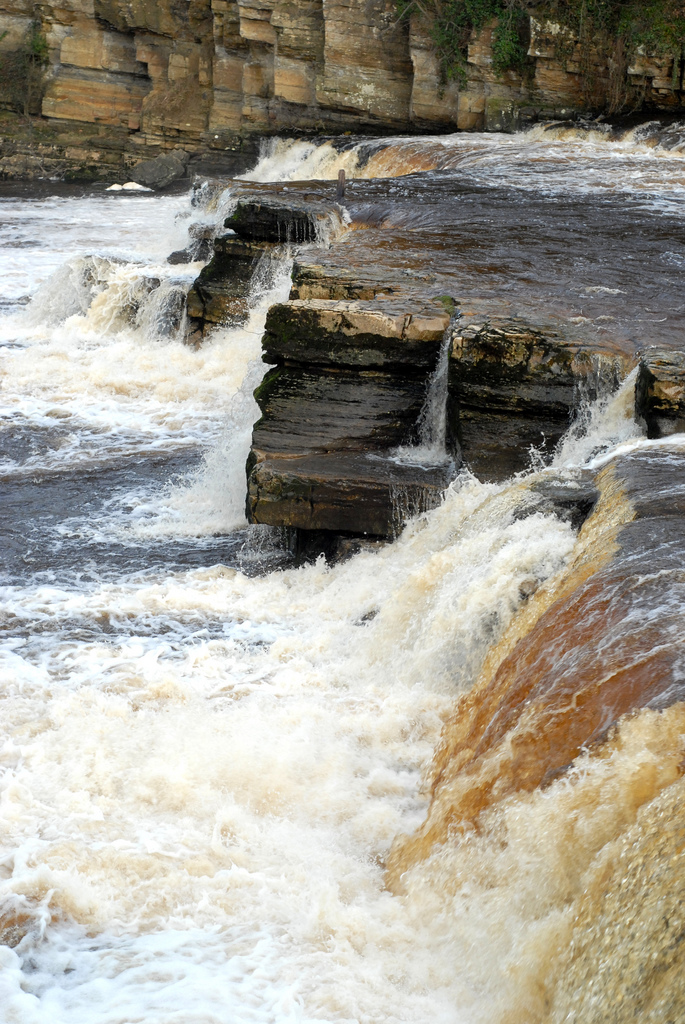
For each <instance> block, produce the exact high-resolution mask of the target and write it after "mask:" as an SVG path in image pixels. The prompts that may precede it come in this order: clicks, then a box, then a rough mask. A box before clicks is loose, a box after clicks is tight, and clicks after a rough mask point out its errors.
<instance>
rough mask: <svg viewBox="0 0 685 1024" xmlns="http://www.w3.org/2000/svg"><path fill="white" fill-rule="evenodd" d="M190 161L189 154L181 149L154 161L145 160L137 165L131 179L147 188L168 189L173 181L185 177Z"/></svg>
mask: <svg viewBox="0 0 685 1024" xmlns="http://www.w3.org/2000/svg"><path fill="white" fill-rule="evenodd" d="M188 159H189V157H188V154H187V153H184V152H183V150H180V149H175V150H173V151H172V152H171V153H162V154H161V156H158V157H155V159H154V160H143V161H141V163H139V164H136V166H135V167H134V168H133V171H132V173H131V177H132V179H133V181H135V182H137V183H138V184H139V185H145V186H146V187H147V188H155V189H160V188H166V186H167V185H170V184H171V183H172V181H176V180H177V179H178V178H184V177H185V175H186V169H187V167H188Z"/></svg>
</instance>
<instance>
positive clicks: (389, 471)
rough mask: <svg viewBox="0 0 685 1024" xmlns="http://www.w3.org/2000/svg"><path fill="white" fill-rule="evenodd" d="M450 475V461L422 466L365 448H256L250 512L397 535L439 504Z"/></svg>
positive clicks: (281, 521)
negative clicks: (292, 453) (295, 453)
mask: <svg viewBox="0 0 685 1024" xmlns="http://www.w3.org/2000/svg"><path fill="white" fill-rule="evenodd" d="M248 466H250V464H248ZM451 476H452V471H451V467H449V466H445V467H436V468H431V469H425V470H423V469H420V468H419V467H416V466H402V465H398V464H396V463H394V462H392V461H391V460H388V459H383V458H380V457H374V456H372V455H369V454H364V453H355V452H351V453H344V452H338V453H329V454H313V455H302V456H300V457H287V456H278V455H267V454H265V453H263V452H259V451H258V450H254V451H253V456H252V464H251V466H250V473H249V477H248V492H247V514H248V519H249V520H250V522H258V523H267V524H269V525H272V526H290V527H296V528H298V529H301V530H308V531H309V530H327V531H335V532H341V533H344V532H350V533H355V534H362V535H364V534H365V535H371V536H378V537H393V536H395V535H396V534H398V533H399V532H400V530H401V529H402V527H403V526H404V524H405V522H406V521H407V519H409V518H410V517H412V516H415V515H418V514H419V513H420V512H425V511H426V510H428V509H429V508H434V507H435V506H436V505H438V504H439V503H440V500H441V498H442V494H443V492H444V489H445V487H446V486H447V484H448V483H449V480H450V478H451Z"/></svg>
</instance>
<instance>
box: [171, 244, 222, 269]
mask: <svg viewBox="0 0 685 1024" xmlns="http://www.w3.org/2000/svg"><path fill="white" fill-rule="evenodd" d="M213 252H214V245H213V243H212V241H211V239H209V238H200V239H198V240H197V241H196V242H193V244H192V245H189V246H188V248H187V249H176V251H175V252H172V253H171V254H170V255H169V256H167V263H171V264H172V265H176V264H180V263H195V262H196V261H200V260H208V259H209V258H210V256H211V255H212V253H213Z"/></svg>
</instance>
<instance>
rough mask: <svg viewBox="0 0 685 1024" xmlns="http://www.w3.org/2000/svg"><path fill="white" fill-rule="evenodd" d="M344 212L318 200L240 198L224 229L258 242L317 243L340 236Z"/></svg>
mask: <svg viewBox="0 0 685 1024" xmlns="http://www.w3.org/2000/svg"><path fill="white" fill-rule="evenodd" d="M344 222H345V212H344V210H343V209H342V207H341V206H338V205H337V203H331V202H327V201H326V200H323V199H319V198H318V197H309V198H303V199H301V200H299V201H298V200H297V199H292V198H286V197H283V196H278V195H275V196H274V195H271V196H270V195H267V194H261V195H256V196H250V195H249V194H248V195H246V196H241V198H239V199H238V202H237V205H236V208H235V210H234V211H233V213H232V214H231V215H230V216H229V217H227V218H226V220H225V222H224V226H225V227H227V228H230V229H231V231H235V233H236V234H237V235H240V237H241V238H249V239H250V240H253V241H256V242H316V241H319V240H322V239H323V238H324V237H325V236H326V235H333V234H337V233H339V232H340V230H341V229H342V227H343V224H344Z"/></svg>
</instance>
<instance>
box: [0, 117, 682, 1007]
mask: <svg viewBox="0 0 685 1024" xmlns="http://www.w3.org/2000/svg"><path fill="white" fill-rule="evenodd" d="M679 130H680V129H679V128H678V126H670V127H668V128H666V129H663V128H657V127H655V126H654V125H652V126H646V127H642V128H638V129H634V130H632V131H631V132H626V133H624V134H623V135H617V134H616V133H614V134H612V133H611V131H610V130H606V131H605V130H604V129H598V128H593V129H591V130H590V129H582V128H577V127H576V128H569V127H564V126H560V127H556V128H554V129H553V130H551V131H547V130H546V129H545V128H543V127H538V128H536V129H534V130H533V132H531V133H529V134H527V135H525V136H501V137H498V136H478V135H475V136H467V135H459V136H453V137H445V138H441V139H420V140H406V139H399V140H392V139H386V140H374V141H373V142H372V143H368V142H359V141H355V140H353V139H340V140H333V141H332V142H331V141H330V140H329V141H326V140H322V141H320V142H292V141H288V140H278V141H276V142H273V141H272V142H271V143H269V145H268V146H266V147H265V150H264V153H263V155H262V158H261V159H260V161H259V163H258V165H257V167H256V168H255V169H254V170H253V171H252V172H251V174H250V175H248V176H247V177H248V179H250V180H252V181H255V182H256V181H263V182H266V181H273V182H280V183H281V185H280V187H282V188H284V189H285V188H289V187H295V186H294V185H292V184H291V183H294V182H301V181H303V180H307V181H309V185H308V187H310V188H311V190H312V192H313V194H320V193H322V192H323V193H326V194H332V189H333V185H332V182H333V181H334V179H335V178H336V177H337V172H338V169H340V167H344V168H345V169H346V171H347V174H348V178H351V179H352V180H350V181H349V182H348V187H347V195H346V201H347V204H348V209H349V212H350V215H351V220H352V224H351V227H353V228H354V227H358V230H350V231H348V232H347V233H346V234H345V235H344V236H343V237H342V238H340V239H339V240H338V241H336V242H335V243H334V244H333V245H332V247H331V248H330V249H328V250H326V251H325V252H323V253H321V260H322V262H324V263H326V265H329V266H336V265H337V266H339V267H348V268H349V266H350V265H351V266H353V267H354V269H355V273H358V274H359V275H360V276H363V275H365V274H366V275H371V276H373V275H379V274H380V275H387V276H388V278H389V279H392V280H393V281H395V282H397V281H398V280H399V281H406V287H407V289H408V290H415V291H418V292H421V293H426V294H431V295H440V294H444V295H451V296H452V297H454V298H458V299H460V300H462V301H463V303H464V304H465V306H467V307H468V306H471V307H472V308H474V309H480V310H485V311H486V312H488V311H491V312H495V311H506V312H508V313H512V314H513V313H515V314H516V315H520V316H524V315H525V316H528V317H531V318H532V317H535V318H537V319H539V320H540V321H541V322H550V321H554V322H562V323H565V322H569V321H575V323H574V327H575V328H576V329H578V330H579V331H582V332H585V336H586V337H587V338H588V339H592V341H593V344H598V345H600V346H604V345H606V346H607V347H608V348H612V349H613V348H616V347H618V348H620V349H621V351H623V352H624V353H626V354H627V355H630V356H632V355H633V354H634V353H635V352H636V351H637V350H640V349H644V348H645V347H647V346H648V345H651V344H659V345H667V346H673V347H680V345H681V339H680V331H681V328H680V312H681V308H682V303H683V299H682V287H681V282H682V274H683V267H685V219H684V217H683V201H684V200H685V157H683V156H681V155H680V150H679V147H680V146H681V144H682V139H681V136H680V134H679ZM298 187H299V186H298ZM234 191H235V189H232V188H231V187H230V186H229V187H228V188H227V191H226V194H225V195H224V196H223V197H222V198H221V199H220V201H219V203H218V205H217V204H214V205H212V204H209V205H207V206H203V205H202V204H201V203H200V204H198V203H197V197H196V199H195V201H193V199H192V197H191V195H190V194H189V193H182V194H177V195H166V196H157V195H152V194H123V193H116V194H111V193H110V194H107V193H104V192H100V191H93V190H88V189H78V190H75V189H70V188H64V187H61V186H59V185H58V184H46V185H45V186H44V187H43V186H42V187H41V188H40V189H38V190H35V191H32V190H30V189H29V190H27V189H26V188H15V187H14V186H12V187H9V186H6V187H4V188H3V190H2V192H1V193H0V285H1V287H0V292H1V298H2V303H3V306H2V309H3V315H2V317H1V318H0V359H1V361H2V363H1V369H0V373H1V377H0V381H1V387H2V390H1V392H0V394H1V396H2V398H1V403H0V445H1V456H0V457H1V460H2V461H1V462H0V487H1V492H0V494H1V503H0V525H1V529H2V551H3V559H2V576H1V578H0V598H1V601H2V605H1V611H0V616H1V617H0V699H1V701H2V712H3V713H2V735H1V737H0V771H1V774H0V844H1V850H0V943H1V944H0V1020H2V1021H3V1024H4V1022H5V1021H6V1022H7V1024H10V1022H11V1024H16V1022H19V1024H25V1022H26V1024H34V1022H35V1024H47V1022H50V1024H61V1022H65V1024H66V1022H69V1024H79V1022H83V1024H93V1022H95V1021H97V1022H98V1024H105V1022H106V1024H115V1022H116V1024H130V1022H133V1021H142V1020H145V1021H146V1022H159V1024H171V1022H181V1021H182V1022H183V1024H189V1022H193V1024H226V1022H227V1021H229V1020H231V1021H240V1022H241V1024H248V1022H255V1024H266V1022H274V1024H286V1022H287V1024H291V1022H292V1024H295V1022H297V1024H323V1022H326V1024H329V1022H330V1024H342V1022H345V1024H350V1022H364V1024H380V1022H381V1021H383V1022H387V1024H391V1022H394V1024H426V1022H427V1021H431V1022H437V1021H440V1022H445V1024H447V1022H449V1024H481V1022H483V1024H485V1022H488V1024H491V1022H494V1021H497V1022H502V1024H505V1022H506V1024H514V1022H516V1024H531V1022H540V1024H542V1022H555V1024H556V1022H559V1024H561V1022H562V1021H563V1022H569V1021H578V1022H579V1024H580V1022H581V1021H582V1022H583V1024H588V1022H595V1021H596V1022H609V1021H610V1022H616V1024H622V1022H624V1021H632V1020H636V1019H639V1020H640V1021H649V1022H659V1024H666V1022H671V1021H672V1022H675V1021H679V1020H681V1019H682V1018H683V1015H684V1013H685V991H684V990H683V983H682V978H683V971H682V966H683V965H682V963H681V959H682V956H683V953H682V949H683V943H682V942H681V941H680V940H681V939H682V936H683V934H685V919H684V918H683V911H682V907H683V897H684V896H685V893H683V879H684V878H685V874H684V873H683V870H682V863H681V860H682V857H683V850H684V849H685V827H684V822H683V816H682V803H683V800H682V798H683V786H684V785H685V782H684V781H683V778H682V776H683V759H684V757H685V744H684V738H685V713H684V712H683V703H682V697H683V693H684V690H683V687H684V686H685V684H684V683H683V679H684V678H685V675H684V671H685V670H684V668H683V665H684V664H685V662H683V640H682V637H683V631H682V625H681V623H682V618H683V616H682V611H683V601H684V600H685V598H684V596H683V569H682V566H683V554H684V551H683V545H684V544H685V532H684V530H683V527H682V522H683V519H682V511H683V497H682V494H683V486H685V485H684V483H683V481H684V480H685V445H684V444H683V437H682V436H681V435H674V436H673V437H670V438H668V439H665V440H664V441H647V440H646V439H645V438H644V436H643V429H642V427H641V425H640V424H639V423H636V422H635V420H634V415H633V390H634V375H632V376H629V377H628V378H627V379H626V380H625V381H624V382H623V384H622V385H621V387H620V388H619V390H618V391H617V392H615V393H614V394H607V395H604V396H602V397H601V398H600V400H599V401H598V402H597V403H596V404H595V405H594V406H593V407H592V408H588V409H586V410H584V415H583V416H582V417H580V418H579V420H578V421H577V422H576V423H575V424H574V425H572V426H571V427H570V430H569V433H568V434H567V436H566V438H565V439H564V440H563V441H562V443H561V445H560V447H559V449H558V451H557V453H556V455H555V456H554V460H553V462H552V464H551V465H550V466H548V467H546V468H539V469H537V470H535V471H531V472H530V473H529V474H527V475H524V476H520V477H518V478H516V479H515V480H511V481H508V482H506V483H503V484H485V483H481V482H479V481H478V480H477V479H475V478H474V477H472V476H470V475H469V474H466V473H463V474H461V475H460V476H459V477H457V479H456V480H455V481H454V483H453V484H452V485H451V486H450V487H449V488H448V490H447V492H446V495H445V499H444V501H443V503H442V504H441V505H440V507H439V508H437V509H434V510H433V511H431V512H429V513H426V514H424V515H422V516H420V517H419V518H417V519H416V520H414V521H412V522H411V523H410V524H409V525H408V526H407V528H406V529H405V530H404V532H403V533H402V535H401V536H400V537H399V538H398V539H397V540H395V541H394V542H393V543H392V544H388V545H386V546H384V547H382V548H379V549H377V550H374V551H366V552H362V553H360V554H358V555H356V556H355V557H354V558H352V559H350V560H349V561H347V562H345V563H342V564H339V565H336V566H334V567H328V566H326V564H325V563H324V562H323V561H318V562H316V563H314V564H309V565H303V566H295V565H294V564H293V563H292V561H291V560H290V557H289V555H288V552H287V550H286V549H285V548H284V547H283V545H282V539H281V537H280V536H279V535H278V534H277V533H276V534H274V533H271V532H269V531H266V530H257V529H252V530H248V529H247V527H246V524H245V522H244V518H243V516H244V513H243V501H244V488H245V480H244V464H245V456H246V453H247V448H248V447H249V439H250V432H251V427H252V423H253V421H254V418H255V415H256V413H255V410H256V407H255V404H254V402H253V400H252V390H253V389H254V387H255V386H256V384H257V383H258V381H259V379H260V376H261V374H262V373H263V372H264V365H263V364H262V363H261V362H260V360H259V355H260V341H261V332H262V328H263V322H264V317H265V314H266V310H267V308H268V306H269V305H270V304H271V303H272V302H275V301H282V300H283V299H284V298H285V297H287V294H288V291H289V286H290V280H289V274H290V258H289V257H288V256H284V257H283V259H282V260H281V261H280V262H276V263H272V264H270V265H268V266H263V267H261V268H260V270H259V271H258V273H257V275H256V277H255V280H254V281H253V290H252V298H251V312H250V316H249V319H248V321H247V323H246V324H245V325H244V326H243V327H241V328H234V329H228V328H225V329H219V330H217V331H216V332H215V334H214V335H213V336H212V337H211V338H210V339H209V340H208V341H207V342H206V343H205V344H204V345H203V346H202V347H201V348H199V349H197V350H195V349H191V348H189V347H188V346H186V345H184V344H183V330H184V324H183V319H182V317H179V315H178V309H179V301H180V300H182V297H183V295H184V294H185V291H187V289H188V288H189V286H190V284H191V282H192V280H193V279H194V277H195V276H196V275H197V273H198V271H199V269H200V267H201V264H199V263H198V264H189V265H182V266H180V267H179V266H171V265H169V264H167V263H166V256H167V254H168V253H169V252H171V251H172V250H177V249H179V248H182V247H183V246H184V245H185V244H186V242H187V240H188V228H189V225H190V224H191V223H193V222H195V221H197V220H201V221H204V222H205V223H206V224H207V225H208V226H211V225H215V226H216V227H217V228H218V226H219V225H220V223H221V220H222V218H223V216H224V215H225V212H226V210H227V209H229V208H230V203H231V196H232V194H233V192H234ZM360 225H366V226H365V227H363V228H362V227H361V226H360ZM317 258H318V257H317ZM179 297H180V299H179ZM588 478H592V479H594V480H595V485H596V487H597V488H598V491H599V500H598V502H597V505H596V506H595V509H594V511H593V513H592V514H591V515H590V517H589V518H588V519H587V520H586V522H585V523H584V525H583V526H582V528H581V529H580V532H579V531H578V526H577V523H575V522H572V521H570V520H569V519H568V518H565V517H564V516H563V515H556V514H554V512H553V511H552V510H551V509H550V507H549V506H548V505H545V504H544V502H540V501H539V500H538V497H537V495H539V493H541V489H542V490H544V487H545V486H547V485H549V484H550V482H553V483H554V485H555V486H564V487H567V488H570V489H572V488H573V487H574V486H576V484H577V483H578V481H581V480H582V481H585V480H587V479H588Z"/></svg>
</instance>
